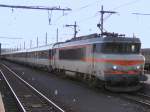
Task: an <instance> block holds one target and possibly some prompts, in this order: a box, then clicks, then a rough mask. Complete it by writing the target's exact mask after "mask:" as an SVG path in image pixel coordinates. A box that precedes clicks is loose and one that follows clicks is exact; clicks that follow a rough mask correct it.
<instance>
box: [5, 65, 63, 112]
mask: <svg viewBox="0 0 150 112" xmlns="http://www.w3.org/2000/svg"><path fill="white" fill-rule="evenodd" d="M2 65H3V66H4V67H5V68H6V69H8V70H9V71H10V72H12V73H13V74H14V75H15V76H16V77H17V78H19V79H20V80H21V81H22V82H24V83H25V84H26V85H27V86H28V87H30V88H31V89H33V90H34V91H35V92H37V93H38V94H39V95H40V96H41V97H43V98H44V99H45V100H46V101H47V102H49V103H51V104H52V105H54V106H55V107H56V108H57V109H59V110H60V111H61V112H65V110H63V109H62V108H60V107H59V106H58V105H56V104H55V103H54V102H53V101H52V100H50V99H49V98H47V97H46V96H45V95H44V94H42V93H41V92H39V91H38V90H37V89H35V88H34V87H33V86H32V85H30V84H29V83H28V82H26V81H25V80H23V79H22V78H21V77H19V76H18V75H17V73H15V72H14V71H13V70H11V69H10V68H9V67H8V66H6V65H5V64H2Z"/></svg>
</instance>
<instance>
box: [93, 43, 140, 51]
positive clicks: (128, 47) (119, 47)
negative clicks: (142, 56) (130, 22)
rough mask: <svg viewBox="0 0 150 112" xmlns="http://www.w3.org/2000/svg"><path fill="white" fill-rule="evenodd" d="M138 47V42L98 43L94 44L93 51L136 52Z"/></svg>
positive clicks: (138, 49)
mask: <svg viewBox="0 0 150 112" xmlns="http://www.w3.org/2000/svg"><path fill="white" fill-rule="evenodd" d="M140 47H141V44H140V43H98V44H94V52H99V53H100V52H101V53H127V54H138V53H140Z"/></svg>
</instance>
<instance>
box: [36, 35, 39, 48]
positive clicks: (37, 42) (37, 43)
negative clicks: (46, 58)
mask: <svg viewBox="0 0 150 112" xmlns="http://www.w3.org/2000/svg"><path fill="white" fill-rule="evenodd" d="M36 45H37V47H39V39H38V37H37V39H36Z"/></svg>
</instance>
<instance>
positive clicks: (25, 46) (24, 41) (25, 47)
mask: <svg viewBox="0 0 150 112" xmlns="http://www.w3.org/2000/svg"><path fill="white" fill-rule="evenodd" d="M24 49H26V43H25V41H24Z"/></svg>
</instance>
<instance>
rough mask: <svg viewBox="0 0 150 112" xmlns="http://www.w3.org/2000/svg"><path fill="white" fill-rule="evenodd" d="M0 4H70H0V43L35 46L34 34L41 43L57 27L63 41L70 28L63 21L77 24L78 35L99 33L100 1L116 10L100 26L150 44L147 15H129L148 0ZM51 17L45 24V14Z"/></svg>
mask: <svg viewBox="0 0 150 112" xmlns="http://www.w3.org/2000/svg"><path fill="white" fill-rule="evenodd" d="M0 4H7V5H27V6H31V5H32V6H48V7H54V6H60V7H61V8H66V7H68V8H71V9H72V11H69V12H65V15H63V12H61V11H52V12H51V11H49V14H48V11H41V10H27V9H10V8H1V7H0V14H1V16H0V37H10V38H23V39H8V38H0V42H1V43H2V47H7V48H9V47H13V48H14V47H17V46H18V47H20V44H21V47H23V43H24V41H25V43H26V47H28V48H29V43H30V40H32V41H33V44H32V47H34V46H36V38H37V37H38V38H39V45H44V44H45V34H46V32H47V34H48V43H52V42H56V29H57V28H59V41H65V40H67V39H70V38H72V37H73V29H72V28H66V27H65V25H66V24H74V21H77V24H78V28H77V29H78V36H80V35H87V34H91V33H100V31H99V29H98V28H97V23H99V20H100V14H99V13H98V11H99V10H100V9H101V5H103V6H104V10H112V11H117V12H118V13H117V14H115V15H112V16H110V17H109V18H107V16H108V15H105V17H106V18H107V19H105V21H104V29H105V30H106V31H109V32H118V33H121V34H126V35H127V36H133V34H134V35H135V36H137V37H139V38H140V39H141V41H142V47H143V48H150V45H149V42H150V38H149V35H150V24H149V20H150V16H146V15H133V14H132V13H150V7H149V4H150V1H148V0H1V1H0ZM49 17H51V23H50V24H49V21H48V18H49Z"/></svg>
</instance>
